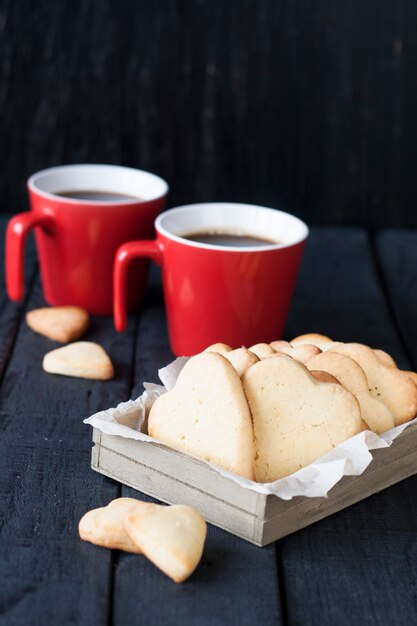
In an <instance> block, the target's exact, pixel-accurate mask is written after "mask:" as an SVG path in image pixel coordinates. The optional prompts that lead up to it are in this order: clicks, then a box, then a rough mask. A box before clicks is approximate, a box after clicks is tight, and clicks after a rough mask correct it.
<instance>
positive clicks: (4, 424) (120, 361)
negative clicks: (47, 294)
mask: <svg viewBox="0 0 417 626" xmlns="http://www.w3.org/2000/svg"><path fill="white" fill-rule="evenodd" d="M40 305H44V301H43V299H42V296H41V293H40V286H39V282H36V284H35V288H34V291H33V292H32V294H31V295H30V298H29V300H28V302H27V308H29V309H31V308H35V307H37V306H40ZM134 332H135V324H134V323H133V324H131V325H130V327H129V330H128V332H127V333H126V334H124V335H118V334H117V333H116V332H115V331H114V329H113V325H112V320H111V318H95V319H93V320H92V323H91V327H90V329H89V330H88V332H87V334H86V335H85V339H90V340H94V341H97V342H98V343H100V344H101V345H103V346H104V347H105V348H106V349H107V350H108V352H109V354H110V356H111V357H112V359H113V360H114V364H115V369H116V377H115V379H114V380H112V381H108V382H97V381H84V380H80V379H70V378H67V377H59V376H51V375H48V374H46V373H45V372H43V371H42V366H41V363H42V357H43V355H44V354H45V352H47V351H48V350H50V349H52V348H54V347H56V344H54V342H52V341H50V340H48V339H46V338H45V337H42V336H40V335H36V334H34V333H33V332H32V331H30V330H29V329H28V328H27V327H26V325H25V323H24V322H23V321H22V323H21V326H20V329H19V333H18V335H17V339H16V343H15V345H14V351H13V354H12V356H11V359H10V361H9V363H8V367H7V370H6V373H5V376H4V379H3V384H2V386H1V388H0V407H1V408H0V433H1V436H0V531H1V532H0V552H1V555H2V557H1V564H0V580H1V584H0V623H1V624H3V623H4V624H7V625H12V624H29V625H31V624H34V625H37V624H62V625H64V624H105V623H107V615H108V612H109V607H110V604H111V576H112V559H113V556H112V553H111V552H110V551H108V550H104V549H101V548H97V547H95V546H93V545H91V544H86V543H83V542H82V541H81V540H80V539H79V537H78V532H77V525H78V522H79V520H80V518H81V516H82V515H83V514H84V513H85V512H86V511H87V510H89V509H91V508H94V507H97V506H101V505H104V504H107V503H108V502H109V501H110V500H112V499H113V498H115V497H117V496H118V495H119V486H118V485H117V483H115V482H114V481H110V480H108V479H104V478H103V477H98V476H96V475H95V474H94V473H93V472H91V470H90V449H91V430H90V429H89V428H88V427H87V426H85V425H84V424H83V423H82V420H83V418H84V417H86V416H88V415H89V414H90V413H92V412H94V411H96V410H99V409H100V408H104V407H107V406H111V405H114V404H117V403H118V402H119V401H121V400H124V399H125V398H126V397H128V396H129V393H130V378H131V377H130V371H131V367H132V360H133V343H134V341H133V337H134Z"/></svg>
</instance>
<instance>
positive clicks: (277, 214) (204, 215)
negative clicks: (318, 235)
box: [155, 202, 309, 252]
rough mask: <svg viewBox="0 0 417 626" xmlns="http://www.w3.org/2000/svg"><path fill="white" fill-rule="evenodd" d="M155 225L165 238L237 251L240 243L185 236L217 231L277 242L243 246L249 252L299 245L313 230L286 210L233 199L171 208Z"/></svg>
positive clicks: (193, 244) (158, 218) (186, 243)
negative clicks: (231, 243) (222, 243)
mask: <svg viewBox="0 0 417 626" xmlns="http://www.w3.org/2000/svg"><path fill="white" fill-rule="evenodd" d="M155 228H156V230H157V231H159V232H160V233H161V234H162V235H164V236H165V237H168V238H170V239H173V240H175V241H178V242H180V243H182V244H185V245H189V246H195V247H198V248H213V249H217V250H218V249H221V250H225V251H227V250H230V251H233V252H236V250H237V249H239V246H223V245H221V246H219V245H215V244H208V243H200V242H196V241H192V240H189V239H184V237H185V236H187V235H188V236H189V235H192V234H196V233H202V232H205V231H206V232H207V231H216V232H229V233H230V232H232V233H234V234H237V235H250V236H252V237H259V238H261V239H267V240H271V241H273V242H276V243H272V244H267V245H265V244H264V245H259V246H251V247H250V248H248V247H242V248H241V249H242V250H245V251H247V252H259V251H261V250H271V249H274V248H286V247H288V246H293V245H296V244H297V243H300V242H301V241H304V240H305V239H306V238H307V236H308V232H309V231H308V227H307V226H306V224H305V223H304V222H302V221H301V220H300V219H298V217H294V216H293V215H290V214H289V213H285V212H284V211H279V210H278V209H271V208H267V207H262V206H256V205H253V204H237V203H231V202H213V203H203V204H189V205H185V206H180V207H176V208H174V209H170V210H169V211H165V212H164V213H161V215H159V217H157V219H156V221H155Z"/></svg>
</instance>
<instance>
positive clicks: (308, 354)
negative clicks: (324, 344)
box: [269, 340, 321, 363]
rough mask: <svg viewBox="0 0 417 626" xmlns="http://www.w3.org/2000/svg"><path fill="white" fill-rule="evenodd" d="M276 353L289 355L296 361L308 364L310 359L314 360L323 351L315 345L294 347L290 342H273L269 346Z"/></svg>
mask: <svg viewBox="0 0 417 626" xmlns="http://www.w3.org/2000/svg"><path fill="white" fill-rule="evenodd" d="M269 345H270V346H271V348H273V349H274V350H275V351H276V352H278V353H280V354H288V356H290V357H292V358H293V359H295V360H296V361H300V363H307V361H308V360H309V359H312V358H313V356H316V354H320V352H321V350H320V348H318V347H317V346H313V344H311V343H310V344H309V343H303V344H300V345H295V346H292V345H291V344H290V343H288V341H283V340H281V341H272V343H270V344H269Z"/></svg>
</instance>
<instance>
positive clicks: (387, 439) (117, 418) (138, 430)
mask: <svg viewBox="0 0 417 626" xmlns="http://www.w3.org/2000/svg"><path fill="white" fill-rule="evenodd" d="M187 361H188V359H187V358H185V357H182V358H179V359H176V360H175V361H174V362H173V363H170V364H169V365H167V366H166V367H164V368H162V369H160V370H159V372H158V375H159V378H160V380H161V382H162V385H155V384H153V383H144V388H145V391H144V392H143V394H142V395H141V396H139V398H137V399H136V400H128V401H127V402H122V403H121V404H119V405H118V406H117V407H115V408H110V409H106V410H105V411H100V412H99V413H95V414H94V415H91V417H88V418H87V419H85V420H84V423H85V424H90V425H91V426H93V427H94V428H97V429H98V430H100V431H101V432H103V433H107V434H108V435H117V436H119V437H125V438H126V439H136V440H138V441H156V440H155V439H152V438H151V437H149V436H148V434H147V417H148V414H149V410H150V408H151V406H152V404H153V403H154V402H155V400H156V399H157V398H158V397H159V396H160V395H162V394H163V393H165V392H166V391H170V390H171V389H172V388H173V387H174V385H175V382H176V380H177V378H178V375H179V373H180V371H181V370H182V368H183V367H184V365H185V363H186V362H187ZM416 422H417V417H416V418H415V419H414V420H412V421H411V422H408V423H407V424H403V425H401V426H396V427H395V428H392V429H391V430H388V431H387V432H386V433H383V434H382V435H379V436H378V435H377V434H376V433H373V432H371V431H370V430H366V431H364V432H361V433H359V434H358V435H355V436H354V437H351V438H350V439H347V440H346V441H344V442H343V443H341V444H340V445H338V446H336V448H334V449H333V450H331V452H328V453H327V454H326V455H324V456H322V457H321V458H320V459H318V460H317V461H315V462H314V463H312V464H311V465H308V466H307V467H303V468H302V469H300V470H298V472H295V473H294V474H291V476H287V477H285V478H281V479H280V480H276V481H274V482H273V483H256V482H254V481H252V480H248V479H247V478H242V477H241V476H237V475H236V474H232V473H231V472H227V471H226V470H224V469H223V468H221V467H218V466H216V465H212V464H210V466H211V467H212V468H213V469H215V471H217V472H218V473H219V474H221V475H222V476H226V477H228V478H230V479H231V480H233V481H235V482H236V483H238V484H239V485H241V486H242V487H245V488H247V489H251V490H252V491H257V492H258V493H264V494H273V495H275V496H277V497H278V498H282V499H283V500H291V499H292V498H294V497H295V496H307V497H310V498H314V497H320V496H321V497H323V496H327V493H328V491H329V490H330V489H331V488H332V487H334V485H335V484H336V483H338V482H339V480H340V479H341V478H342V477H343V476H358V475H359V474H362V473H363V472H364V471H365V469H366V468H367V467H368V465H369V464H370V463H371V461H372V455H371V452H370V450H376V449H377V448H388V447H389V446H390V445H391V443H392V442H393V441H394V439H395V438H396V437H398V435H399V434H400V433H402V432H403V430H404V429H405V428H407V427H408V426H410V425H411V424H414V423H416ZM158 443H160V442H158ZM162 445H163V444H162Z"/></svg>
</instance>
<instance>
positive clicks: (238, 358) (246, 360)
mask: <svg viewBox="0 0 417 626" xmlns="http://www.w3.org/2000/svg"><path fill="white" fill-rule="evenodd" d="M224 346H225V344H223V343H218V344H214V345H213V346H210V348H207V349H206V350H204V352H218V353H219V354H222V355H223V356H224V358H225V359H227V360H228V361H229V362H230V363H231V364H232V365H233V367H234V368H235V370H236V372H237V373H238V375H239V376H242V374H243V373H244V372H246V370H247V369H248V367H250V366H251V365H253V364H254V363H257V362H258V361H259V358H258V357H257V356H256V354H254V353H253V352H251V351H250V350H247V349H246V348H236V350H227V351H225V350H224ZM226 347H228V346H226Z"/></svg>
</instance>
